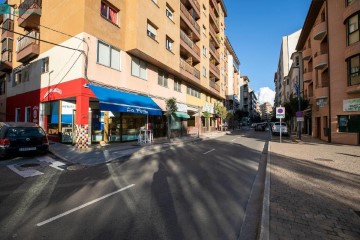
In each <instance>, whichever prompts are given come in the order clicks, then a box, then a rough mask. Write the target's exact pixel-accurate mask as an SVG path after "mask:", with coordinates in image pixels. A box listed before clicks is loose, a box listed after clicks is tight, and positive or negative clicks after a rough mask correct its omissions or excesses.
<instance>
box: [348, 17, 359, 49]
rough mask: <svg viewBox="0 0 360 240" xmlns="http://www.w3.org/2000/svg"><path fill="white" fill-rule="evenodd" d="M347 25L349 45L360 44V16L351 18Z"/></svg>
mask: <svg viewBox="0 0 360 240" xmlns="http://www.w3.org/2000/svg"><path fill="white" fill-rule="evenodd" d="M346 25H347V44H348V45H351V44H353V43H356V42H359V36H360V35H359V34H360V32H359V14H356V15H354V16H352V17H351V18H349V19H348V20H347V22H346Z"/></svg>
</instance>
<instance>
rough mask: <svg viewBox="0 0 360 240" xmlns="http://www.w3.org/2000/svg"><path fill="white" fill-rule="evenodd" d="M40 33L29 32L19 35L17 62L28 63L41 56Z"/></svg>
mask: <svg viewBox="0 0 360 240" xmlns="http://www.w3.org/2000/svg"><path fill="white" fill-rule="evenodd" d="M39 39H40V33H39V32H36V31H32V32H29V33H28V34H27V35H26V36H22V37H19V38H18V39H17V43H16V52H17V57H16V61H17V62H22V63H26V62H29V61H31V60H32V59H34V58H36V57H37V56H39V53H40V41H39Z"/></svg>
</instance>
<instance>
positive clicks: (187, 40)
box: [180, 29, 200, 56]
mask: <svg viewBox="0 0 360 240" xmlns="http://www.w3.org/2000/svg"><path fill="white" fill-rule="evenodd" d="M180 38H181V39H182V40H183V41H184V42H185V43H186V45H188V46H189V47H191V49H192V50H194V52H195V53H196V54H197V55H198V56H200V48H199V47H198V46H197V45H196V44H195V43H194V42H193V41H192V40H191V39H190V38H189V37H188V36H187V35H186V33H185V32H184V31H183V30H181V29H180Z"/></svg>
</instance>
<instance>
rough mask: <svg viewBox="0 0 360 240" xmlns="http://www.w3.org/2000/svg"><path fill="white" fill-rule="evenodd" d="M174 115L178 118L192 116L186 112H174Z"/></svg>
mask: <svg viewBox="0 0 360 240" xmlns="http://www.w3.org/2000/svg"><path fill="white" fill-rule="evenodd" d="M174 115H175V116H176V117H178V118H190V116H189V115H188V114H187V113H185V112H174Z"/></svg>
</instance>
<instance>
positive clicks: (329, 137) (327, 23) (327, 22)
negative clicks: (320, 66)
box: [325, 1, 331, 143]
mask: <svg viewBox="0 0 360 240" xmlns="http://www.w3.org/2000/svg"><path fill="white" fill-rule="evenodd" d="M325 3H326V27H327V36H328V37H327V38H328V72H329V77H330V38H329V31H330V28H329V8H328V5H329V4H328V1H325ZM330 88H331V78H330V79H329V87H328V89H329V92H328V95H329V97H328V99H329V100H328V102H329V103H328V104H329V119H328V124H329V131H328V142H329V143H331V91H330Z"/></svg>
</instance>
